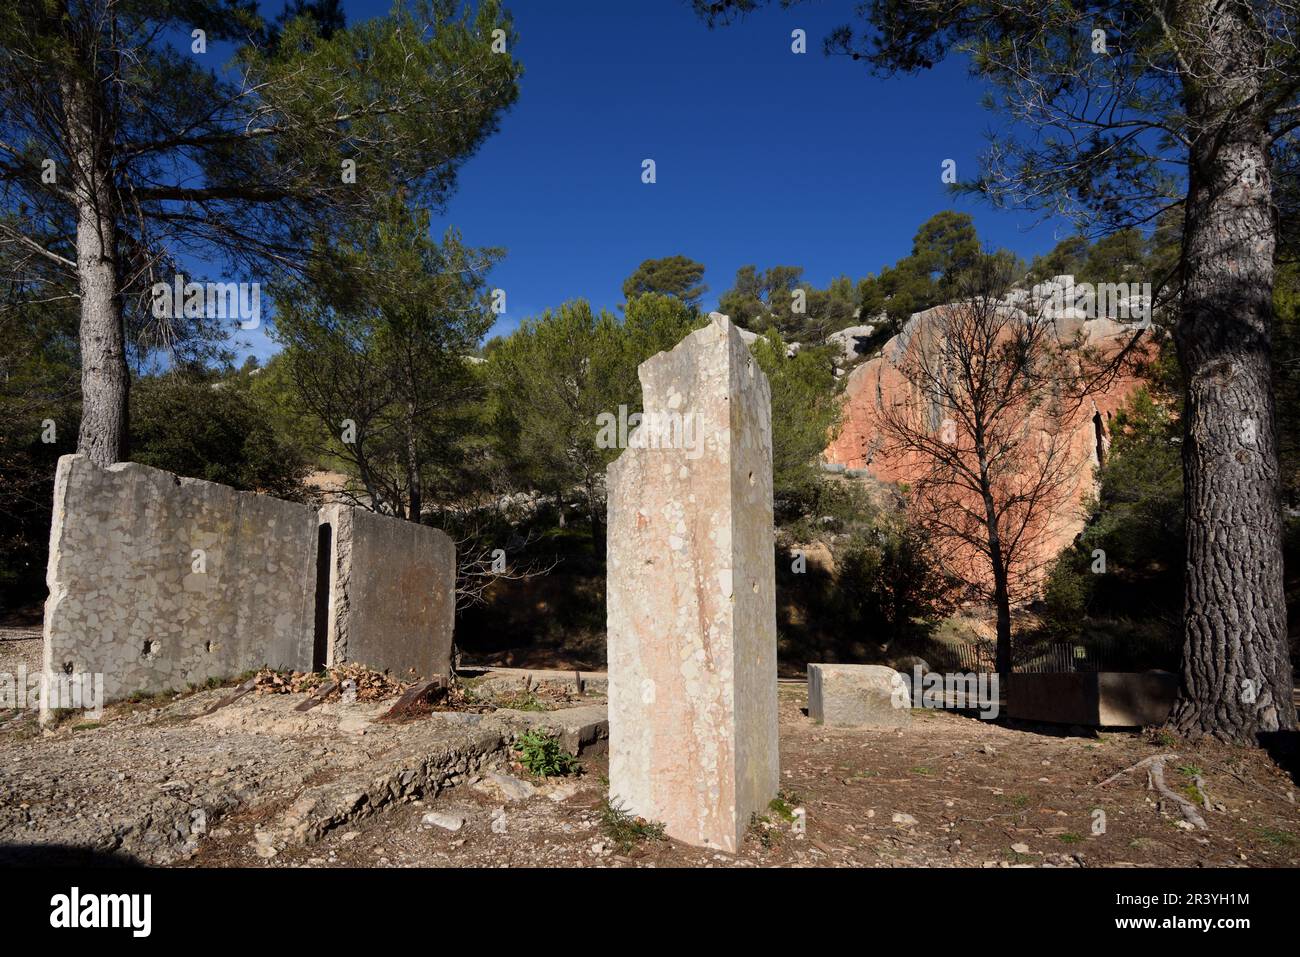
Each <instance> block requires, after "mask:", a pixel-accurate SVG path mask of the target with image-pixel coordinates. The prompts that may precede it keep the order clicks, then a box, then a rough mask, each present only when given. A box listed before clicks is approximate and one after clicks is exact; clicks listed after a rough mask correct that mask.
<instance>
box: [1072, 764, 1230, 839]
mask: <svg viewBox="0 0 1300 957" xmlns="http://www.w3.org/2000/svg"><path fill="white" fill-rule="evenodd" d="M1177 757H1178V755H1176V754H1153V755H1152V756H1151V757H1149V758H1143V759H1142V760H1141V761H1139V762H1138V763H1137V764H1135V765H1133V766H1132V767H1127V768H1125V769H1124V770H1122V771H1117V772H1116V773H1114V774H1112V775H1111V776H1110V777H1108V778H1107V779H1106V780H1104V781H1102V782H1101V783H1100V784H1099V785H1097V787H1101V788H1104V787H1105V786H1106V785H1108V784H1110V783H1111V782H1113V781H1116V780H1118V779H1119V778H1122V777H1123V776H1124V775H1126V774H1128V773H1129V772H1130V771H1136V770H1138V769H1139V768H1142V769H1145V770H1146V772H1147V787H1148V788H1149V789H1151V790H1154V791H1156V792H1157V793H1158V794H1159V795H1160V796H1161V797H1162V798H1164V799H1165V800H1167V801H1171V802H1172V803H1173V804H1175V805H1176V806H1177V807H1178V810H1179V811H1181V812H1182V815H1183V818H1184V819H1185V820H1186V821H1187V823H1189V824H1191V825H1192V826H1193V827H1195V828H1197V829H1198V830H1201V831H1206V830H1209V826H1208V825H1207V824H1206V823H1205V818H1203V817H1201V812H1200V811H1198V810H1197V809H1196V805H1195V804H1193V803H1192V802H1191V801H1189V800H1188V799H1187V798H1185V797H1183V796H1182V795H1181V794H1179V793H1178V792H1177V791H1174V790H1172V789H1171V788H1170V787H1169V785H1168V784H1166V783H1165V762H1166V761H1169V760H1172V759H1174V758H1177ZM1196 786H1197V788H1198V789H1199V790H1200V793H1201V798H1202V799H1203V800H1204V801H1205V808H1206V810H1209V808H1210V803H1209V798H1208V797H1206V794H1205V787H1204V782H1202V781H1201V779H1200V776H1199V775H1198V776H1197V778H1196Z"/></svg>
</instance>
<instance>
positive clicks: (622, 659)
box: [606, 313, 779, 851]
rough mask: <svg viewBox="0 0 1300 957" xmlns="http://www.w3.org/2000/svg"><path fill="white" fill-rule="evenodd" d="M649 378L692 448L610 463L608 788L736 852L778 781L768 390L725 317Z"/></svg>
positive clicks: (664, 447)
mask: <svg viewBox="0 0 1300 957" xmlns="http://www.w3.org/2000/svg"><path fill="white" fill-rule="evenodd" d="M639 373H640V379H641V386H642V392H643V396H644V407H645V410H646V412H647V413H653V414H652V415H648V416H647V419H646V421H647V422H650V423H654V422H660V423H662V422H663V421H665V417H666V418H668V419H671V418H672V417H674V416H678V417H685V416H689V417H693V420H694V422H693V427H692V428H682V429H680V430H678V431H677V432H676V433H674V434H678V435H682V436H694V441H695V443H696V446H695V447H693V448H680V447H675V446H674V444H673V443H663V442H649V441H638V436H637V434H636V433H633V435H632V436H631V437H629V441H628V445H629V448H628V449H627V450H626V451H625V452H624V453H623V454H622V455H621V456H620V457H619V458H618V459H617V460H616V461H614V462H613V463H612V464H611V465H610V466H609V470H608V488H609V506H608V528H607V539H608V556H607V559H608V573H607V574H608V577H607V584H606V587H607V618H608V656H609V716H610V717H609V724H610V762H609V767H610V771H609V778H610V797H611V800H612V801H613V802H615V803H616V804H618V805H620V806H622V807H624V808H625V809H626V810H627V811H629V812H630V813H633V814H636V815H639V816H641V817H644V818H646V819H648V820H653V821H661V822H663V823H664V825H665V826H666V833H667V834H668V835H669V836H671V837H674V838H677V839H679V840H682V841H685V842H687V843H689V844H694V845H697V846H707V847H716V848H720V849H722V850H726V851H734V850H735V849H736V848H737V846H738V845H739V843H740V841H741V839H742V837H743V834H744V831H745V829H746V827H747V826H748V824H749V820H750V816H751V814H753V813H755V812H758V813H763V812H764V811H765V810H766V808H767V806H768V803H769V802H770V801H771V799H772V798H773V797H775V795H776V792H777V788H778V785H779V770H778V755H777V716H776V687H777V686H776V594H775V586H776V580H775V553H774V541H773V521H772V430H771V393H770V389H769V387H768V383H767V378H766V377H765V376H764V375H763V372H762V370H760V369H759V368H758V364H757V363H756V362H755V361H754V359H753V357H752V356H751V355H750V353H749V350H748V348H747V347H746V345H745V343H744V341H743V340H742V338H741V336H740V333H739V330H738V329H737V328H736V327H735V326H734V325H733V324H732V323H731V321H730V320H729V319H728V318H727V317H726V316H722V315H719V314H717V313H714V314H713V315H712V316H711V317H710V322H709V325H708V326H706V327H705V328H703V329H700V330H697V331H696V332H693V333H691V334H690V335H688V336H687V337H686V338H685V339H683V340H682V342H680V343H679V344H678V345H677V346H676V347H675V348H674V349H672V350H670V351H668V352H662V353H660V354H658V355H656V356H654V357H652V358H650V359H648V360H647V361H645V362H644V363H642V364H641V367H640V370H639ZM642 428H645V426H642Z"/></svg>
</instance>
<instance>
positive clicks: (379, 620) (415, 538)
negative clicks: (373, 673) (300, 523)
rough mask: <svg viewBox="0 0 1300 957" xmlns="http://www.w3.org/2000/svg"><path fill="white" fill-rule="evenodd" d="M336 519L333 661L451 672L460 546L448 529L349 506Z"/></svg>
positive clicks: (326, 512) (330, 631)
mask: <svg viewBox="0 0 1300 957" xmlns="http://www.w3.org/2000/svg"><path fill="white" fill-rule="evenodd" d="M320 519H321V522H322V523H327V524H328V525H329V526H330V543H331V545H330V551H331V555H330V573H329V580H330V593H329V594H330V598H329V610H328V612H327V615H328V618H327V638H326V661H327V662H328V663H330V664H334V665H337V664H343V663H345V662H359V663H361V664H364V665H366V666H367V667H370V668H374V669H376V670H379V671H388V672H390V673H392V674H393V675H395V676H397V677H399V678H401V679H402V680H404V681H410V680H413V679H415V678H416V677H420V678H426V679H427V678H432V677H433V676H434V675H444V676H450V675H451V656H452V636H453V630H454V626H455V617H456V546H455V544H454V543H453V542H452V540H451V538H450V537H449V536H448V535H447V534H446V533H445V532H443V531H441V530H440V529H436V528H431V527H430V526H428V525H419V524H416V523H415V522H407V521H403V520H402V519H398V518H393V517H391V516H388V515H378V514H376V513H374V512H370V511H367V510H365V509H360V508H353V507H352V506H349V505H327V506H325V507H324V508H322V509H321V511H320Z"/></svg>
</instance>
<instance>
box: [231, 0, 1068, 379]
mask: <svg viewBox="0 0 1300 957" xmlns="http://www.w3.org/2000/svg"><path fill="white" fill-rule="evenodd" d="M277 6H278V5H277V4H274V3H268V4H266V5H265V9H267V10H270V11H274V10H275V9H276V8H277ZM388 6H389V5H388V3H387V2H375V0H353V2H346V3H345V7H346V9H347V13H348V19H349V22H356V21H358V20H361V19H367V18H369V17H372V16H376V15H379V14H382V13H384V12H386V11H387V9H388ZM507 6H508V7H509V9H510V10H511V12H512V14H513V15H514V18H515V26H516V29H517V31H518V33H519V39H518V42H517V44H516V46H515V49H514V53H515V55H516V56H517V58H518V59H519V60H520V61H521V62H522V64H523V67H524V76H523V79H522V81H521V86H520V96H519V100H518V102H517V103H516V104H515V106H514V107H513V109H512V110H511V111H510V112H509V113H507V114H506V115H505V117H504V118H503V121H502V123H501V130H500V132H499V133H498V134H497V135H496V136H494V137H493V138H491V139H489V140H488V141H487V143H486V144H485V145H484V146H483V148H482V149H481V150H480V152H479V153H478V154H477V155H475V156H474V157H472V158H471V159H470V160H469V161H468V163H467V164H466V165H465V166H464V168H463V170H462V173H461V176H460V183H459V188H458V190H457V192H456V194H455V195H454V196H453V198H452V199H451V201H450V203H449V204H448V207H447V210H446V215H445V216H443V217H441V218H438V219H436V221H435V223H434V225H433V230H434V232H435V234H436V235H441V232H442V230H443V229H444V228H445V227H446V226H447V225H449V224H454V225H456V226H457V227H458V228H459V229H461V230H462V232H463V233H464V235H465V240H466V241H467V242H469V243H472V244H475V245H482V246H503V247H505V248H506V250H507V255H506V258H505V260H504V261H503V262H502V263H501V264H500V265H499V266H498V267H497V268H496V270H494V272H493V273H492V275H491V283H492V285H493V286H495V287H500V288H502V289H504V290H505V292H506V306H507V311H506V313H505V314H504V315H503V316H502V318H501V320H500V321H499V322H498V323H497V327H496V328H495V330H494V332H508V331H510V330H511V329H513V328H514V327H515V326H517V325H518V323H519V321H520V320H521V319H523V318H525V317H528V316H532V315H536V314H538V313H540V312H541V311H542V310H543V309H546V308H548V307H552V306H556V305H558V304H559V303H561V302H563V301H565V300H566V299H574V298H579V297H583V298H586V299H588V300H590V301H591V302H592V303H593V305H595V306H597V307H602V306H603V307H607V308H610V309H614V308H616V307H617V305H618V304H619V302H621V300H622V294H621V289H620V287H621V286H622V282H623V280H624V279H625V278H626V277H627V276H628V275H629V274H630V273H631V272H632V271H633V270H634V269H635V268H636V267H637V265H638V264H639V263H640V262H641V261H642V260H644V259H647V258H652V257H659V256H669V255H674V254H678V253H680V254H683V255H686V256H690V257H692V258H693V259H696V260H698V261H700V262H702V263H704V264H705V266H706V267H707V271H706V273H705V277H704V281H705V283H706V284H707V285H708V286H709V293H708V294H707V296H706V297H705V305H706V306H707V307H708V308H713V307H714V306H715V305H716V303H717V297H718V295H719V294H721V293H722V292H724V291H725V290H726V289H727V288H728V287H729V286H730V285H731V283H732V280H733V279H734V277H735V273H736V270H737V268H739V267H740V266H742V265H745V264H746V263H754V264H756V265H757V266H759V267H760V268H765V267H767V266H771V265H777V264H781V265H796V266H803V267H804V269H805V273H804V275H805V278H806V279H807V280H808V281H810V282H811V283H813V284H814V285H817V286H823V285H825V284H826V283H827V282H828V281H829V280H830V279H832V278H833V277H835V276H838V275H842V274H843V275H848V276H850V277H852V278H853V279H855V280H856V279H859V278H861V277H862V276H865V275H866V274H867V273H870V272H875V271H877V270H879V268H880V267H881V266H882V265H886V264H890V263H893V262H894V261H895V260H897V259H898V258H900V257H901V256H904V255H906V254H907V252H908V251H909V250H910V248H911V239H912V235H913V233H914V232H915V231H916V227H917V226H918V225H920V223H921V222H923V221H924V220H925V219H927V218H928V217H929V216H931V215H933V214H934V213H936V212H938V211H939V210H942V209H951V208H955V209H959V210H964V211H967V212H970V213H972V214H973V215H974V217H975V224H976V227H977V228H978V230H979V233H980V236H981V238H982V239H983V240H984V241H985V242H986V243H990V244H992V245H995V246H1001V247H1007V248H1009V249H1012V250H1014V251H1016V252H1018V253H1020V254H1021V255H1022V256H1024V257H1025V258H1030V257H1032V256H1033V255H1034V254H1037V253H1040V252H1045V251H1046V250H1048V249H1050V248H1051V246H1052V245H1053V244H1054V243H1055V241H1056V240H1057V239H1058V238H1060V237H1061V236H1064V235H1066V234H1067V233H1068V232H1069V229H1068V226H1067V224H1065V223H1064V222H1058V223H1052V222H1046V223H1040V222H1039V217H1038V216H1037V214H1034V213H1032V212H1023V213H1020V212H999V211H996V210H993V209H992V208H991V207H989V206H988V205H986V204H982V203H980V202H978V201H976V200H973V199H965V198H961V199H958V198H954V197H952V196H951V195H949V193H948V192H947V191H946V188H945V187H944V185H943V184H942V182H941V181H940V173H941V164H942V162H943V161H944V160H945V159H953V160H955V161H956V163H957V174H958V176H959V177H961V178H970V177H973V176H974V175H975V173H976V169H977V159H978V156H979V155H980V153H981V151H982V150H983V148H984V145H985V134H986V132H987V131H988V130H989V129H990V128H991V127H994V126H996V125H997V124H999V123H1000V122H1001V118H1000V117H999V116H997V115H995V114H991V113H989V112H988V111H987V110H985V109H983V107H982V106H981V105H980V101H981V96H982V93H983V86H982V84H980V83H979V81H977V80H975V79H972V78H970V77H968V76H967V74H966V70H965V65H964V63H963V62H962V61H960V60H958V59H954V60H952V61H949V62H946V63H944V64H941V65H940V67H939V68H937V69H935V70H933V71H930V72H928V73H922V74H918V75H915V76H903V77H899V78H895V79H891V80H880V79H876V78H873V77H871V76H870V75H869V74H868V73H867V71H866V70H865V69H864V68H863V67H862V66H861V65H860V64H854V63H853V62H851V61H848V60H845V59H842V58H838V57H835V58H831V57H826V56H824V55H823V54H822V52H821V37H822V36H824V35H825V33H826V31H827V29H828V28H829V27H831V26H834V25H835V24H837V23H841V22H844V21H845V20H846V19H848V18H850V17H851V14H852V7H853V6H854V3H853V2H852V0H834V2H811V3H809V4H806V5H803V6H796V7H794V8H792V9H789V10H782V9H781V8H780V6H779V4H774V5H773V6H772V7H771V8H770V9H765V10H761V11H759V12H758V13H756V14H753V15H751V16H750V17H748V18H747V19H745V20H743V21H742V22H739V23H737V24H734V25H732V26H729V27H725V28H718V29H714V30H710V29H709V28H708V27H707V26H706V25H705V24H704V23H703V22H702V21H701V20H699V19H698V18H697V17H696V16H695V15H694V13H693V12H692V11H691V9H690V6H689V4H688V3H687V2H686V0H515V2H513V3H512V2H510V0H507ZM795 28H801V29H804V30H806V31H807V35H808V47H809V49H808V52H807V53H806V54H802V55H798V54H795V53H792V52H791V31H792V30H794V29H795ZM645 159H653V160H654V161H655V164H656V172H657V182H656V183H654V184H644V183H642V182H641V168H642V166H641V164H642V161H643V160H645ZM244 336H245V337H248V336H249V334H244ZM250 347H251V348H250V349H248V350H245V351H252V352H253V353H255V354H257V355H258V356H259V357H260V358H265V357H266V356H267V355H269V354H270V353H271V351H273V349H274V345H273V344H272V343H271V342H270V341H269V340H267V339H265V337H264V335H263V334H262V333H261V332H260V331H259V332H258V333H256V334H253V335H252V336H251V338H250Z"/></svg>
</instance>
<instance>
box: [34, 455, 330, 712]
mask: <svg viewBox="0 0 1300 957" xmlns="http://www.w3.org/2000/svg"><path fill="white" fill-rule="evenodd" d="M316 535H317V517H316V510H315V509H312V508H310V507H308V506H305V505H298V504H295V503H292V502H284V501H281V500H279V499H275V498H270V497H269V496H265V495H257V494H254V493H251V492H237V491H235V490H234V489H231V488H227V487H225V486H223V485H216V484H213V483H211V482H202V481H199V480H197V479H187V478H179V477H177V476H175V475H172V474H171V473H169V472H163V471H160V470H158V469H152V468H149V467H147V466H144V465H138V464H135V463H130V462H125V463H120V464H118V465H114V466H111V467H109V468H107V469H104V468H100V467H99V466H97V465H95V464H94V463H92V462H91V461H90V460H89V459H88V458H86V457H85V456H81V455H65V456H64V457H63V458H61V459H60V460H59V465H58V471H57V473H56V476H55V482H54V518H53V523H52V528H51V532H50V560H49V568H48V573H47V583H48V585H49V598H48V599H47V601H46V605H45V660H44V666H45V669H46V671H47V672H49V673H52V674H58V673H60V672H72V673H102V674H103V676H104V700H105V701H113V700H116V699H120V698H122V697H125V696H127V695H130V694H132V693H133V692H137V691H143V692H158V691H165V690H170V689H179V688H184V687H185V686H186V685H189V684H199V683H202V682H204V681H206V680H208V679H209V678H229V677H232V676H235V675H238V674H241V673H242V672H244V671H248V670H250V669H253V668H258V667H261V666H263V665H270V666H273V667H277V668H294V669H307V668H309V667H310V666H311V653H312V637H313V624H314V622H313V619H314V615H313V598H314V595H315V575H316V561H315V557H316ZM196 552H197V553H196Z"/></svg>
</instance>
